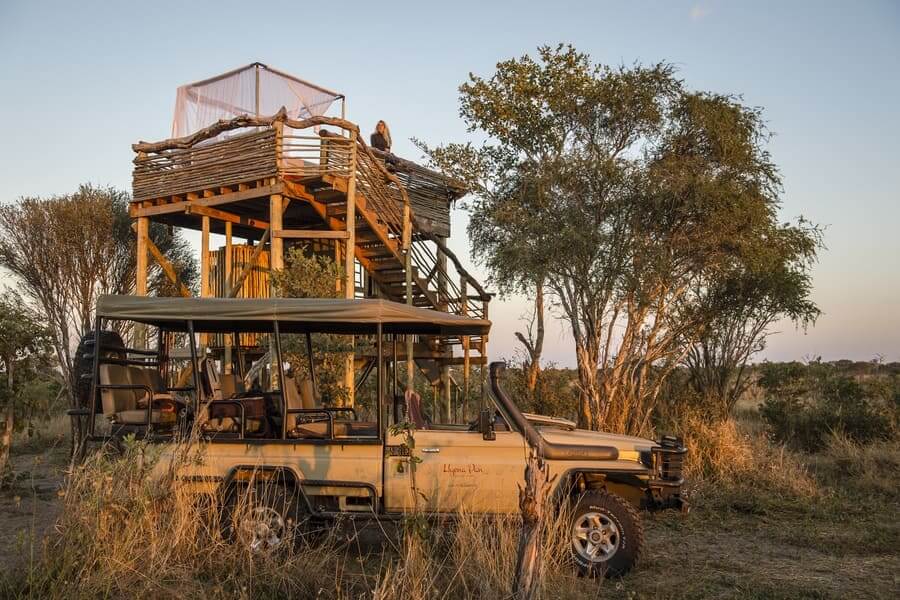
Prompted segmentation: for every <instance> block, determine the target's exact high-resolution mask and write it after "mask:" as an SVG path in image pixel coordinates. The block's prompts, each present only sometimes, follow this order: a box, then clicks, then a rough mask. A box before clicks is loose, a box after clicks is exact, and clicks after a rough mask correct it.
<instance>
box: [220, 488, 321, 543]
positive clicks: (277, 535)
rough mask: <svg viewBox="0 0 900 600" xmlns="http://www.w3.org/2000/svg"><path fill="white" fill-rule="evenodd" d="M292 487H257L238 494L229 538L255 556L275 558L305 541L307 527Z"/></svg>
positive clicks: (230, 509)
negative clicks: (303, 528)
mask: <svg viewBox="0 0 900 600" xmlns="http://www.w3.org/2000/svg"><path fill="white" fill-rule="evenodd" d="M295 496H296V495H295V493H294V488H293V487H292V486H288V485H284V484H281V483H257V484H255V485H251V486H248V487H244V488H241V489H239V490H236V493H234V494H232V497H231V499H230V501H229V502H228V506H227V510H226V514H225V515H224V516H225V520H224V521H225V522H224V524H225V525H226V534H227V535H228V536H229V537H231V538H232V539H233V540H234V541H236V542H237V543H239V544H240V545H241V546H242V547H243V548H244V549H246V550H247V551H248V552H250V553H251V554H273V553H275V552H279V551H282V550H284V549H286V548H290V547H291V546H292V545H293V544H294V543H296V541H298V539H299V538H300V537H301V536H300V535H299V534H300V531H301V529H300V525H302V524H303V521H304V520H303V519H301V518H300V517H301V511H300V510H299V507H298V502H297V501H296V500H297V498H296V497H295Z"/></svg>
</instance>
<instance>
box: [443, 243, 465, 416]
mask: <svg viewBox="0 0 900 600" xmlns="http://www.w3.org/2000/svg"><path fill="white" fill-rule="evenodd" d="M436 255H437V289H438V294H437V295H438V306H437V309H438V310H441V311H444V312H446V311H447V255H446V254H444V253H443V252H441V248H440V246H438V248H437V252H436ZM445 353H446V354H447V358H451V357H452V356H453V350H451V349H450V347H449V346H448V347H447V350H445ZM451 392H452V390H451V387H450V365H449V363H448V362H447V361H442V362H441V393H442V395H443V400H444V406H445V410H446V411H447V422H448V423H453V422H455V421H454V418H453V395H452V393H451ZM465 418H466V417H465V415H463V416H462V417H461V420H460V421H459V422H460V423H464V422H465Z"/></svg>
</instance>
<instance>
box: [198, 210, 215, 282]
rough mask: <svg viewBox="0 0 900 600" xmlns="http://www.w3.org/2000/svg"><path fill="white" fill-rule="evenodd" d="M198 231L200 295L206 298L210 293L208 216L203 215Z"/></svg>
mask: <svg viewBox="0 0 900 600" xmlns="http://www.w3.org/2000/svg"><path fill="white" fill-rule="evenodd" d="M200 231H201V233H200V297H201V298H208V297H209V296H211V295H212V294H211V293H210V287H211V286H210V281H209V217H203V219H202V229H201V230H200Z"/></svg>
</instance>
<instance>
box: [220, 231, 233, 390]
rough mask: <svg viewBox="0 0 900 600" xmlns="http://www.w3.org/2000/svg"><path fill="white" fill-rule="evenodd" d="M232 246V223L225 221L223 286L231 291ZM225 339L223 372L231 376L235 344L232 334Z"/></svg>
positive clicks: (226, 335) (227, 334)
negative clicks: (232, 348)
mask: <svg viewBox="0 0 900 600" xmlns="http://www.w3.org/2000/svg"><path fill="white" fill-rule="evenodd" d="M232 254H233V252H232V246H231V222H230V221H225V265H224V267H225V268H224V272H225V285H224V286H223V289H224V290H230V289H231V267H232V265H231V261H232V259H233V257H232ZM222 337H223V339H224V341H225V359H224V361H223V362H224V363H225V364H224V365H222V370H223V371H224V372H225V374H226V375H230V374H231V373H232V372H233V371H234V368H233V367H234V365H233V364H232V356H231V345H232V343H233V340H232V335H231V334H230V333H226V334H223V336H222Z"/></svg>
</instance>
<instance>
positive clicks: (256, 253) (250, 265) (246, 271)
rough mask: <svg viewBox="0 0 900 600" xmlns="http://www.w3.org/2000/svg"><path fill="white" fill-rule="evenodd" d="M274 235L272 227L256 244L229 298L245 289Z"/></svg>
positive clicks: (285, 200) (283, 204)
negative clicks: (246, 281)
mask: <svg viewBox="0 0 900 600" xmlns="http://www.w3.org/2000/svg"><path fill="white" fill-rule="evenodd" d="M290 203H291V199H290V198H285V199H284V201H283V202H282V206H281V208H282V210H287V207H288V205H290ZM271 233H272V229H271V227H269V228H268V229H266V230H265V231H264V232H263V234H262V237H261V238H259V242H258V243H257V244H256V248H254V249H253V254H251V255H250V260H249V261H248V262H247V264H246V265H244V268H243V269H242V270H241V272H240V274H238V276H237V278H236V279H235V281H234V284H233V285H232V286H231V291H230V292H228V297H229V298H235V297H236V296H237V294H238V292H240V291H241V288H242V287H244V280H245V279H247V276H248V275H250V272H251V271H252V270H253V267H254V265H256V261H257V260H259V255H260V254H261V253H262V251H263V248H265V246H266V242H268V241H269V236H270V235H271Z"/></svg>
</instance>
